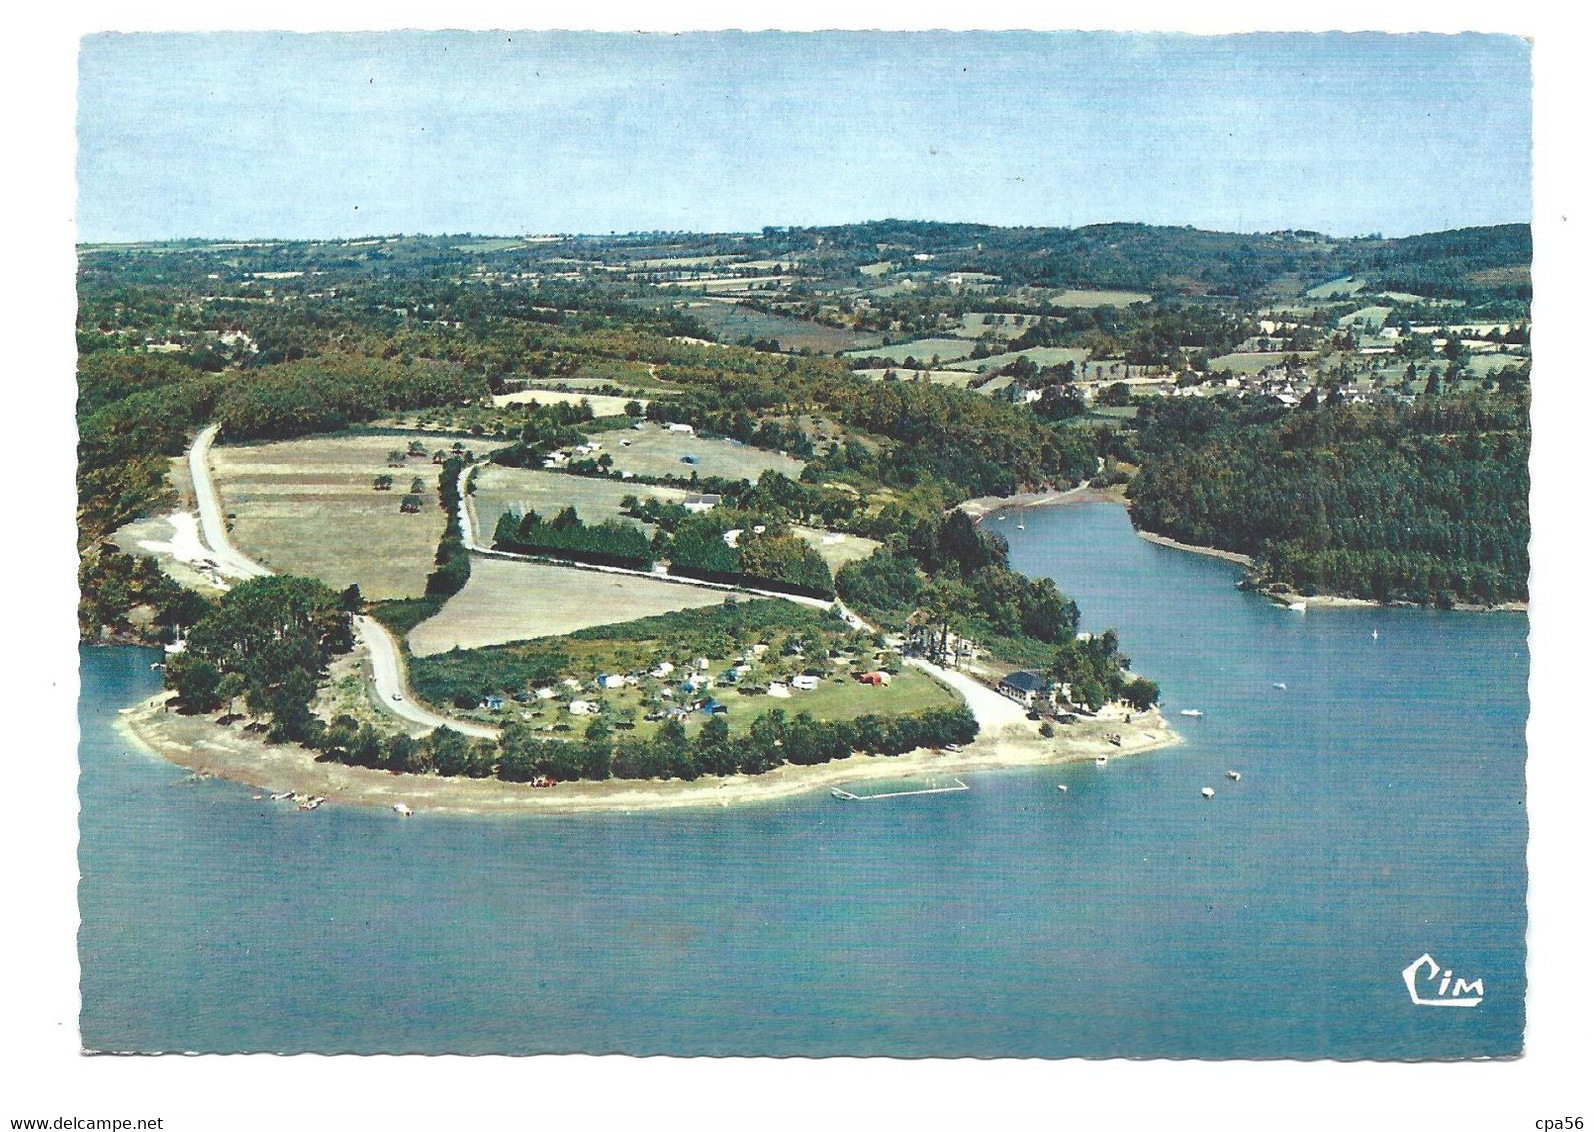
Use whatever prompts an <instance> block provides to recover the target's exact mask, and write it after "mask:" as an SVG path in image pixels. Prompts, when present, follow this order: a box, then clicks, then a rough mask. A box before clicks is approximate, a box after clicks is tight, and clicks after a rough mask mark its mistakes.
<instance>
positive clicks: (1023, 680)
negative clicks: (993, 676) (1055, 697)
mask: <svg viewBox="0 0 1594 1132" xmlns="http://www.w3.org/2000/svg"><path fill="white" fill-rule="evenodd" d="M1051 686H1052V684H1051V681H1050V680H1048V679H1047V678H1046V677H1044V676H1042V675H1041V674H1040V673H1038V672H1023V671H1019V672H1009V673H1008V674H1007V675H1006V676H1004V677H1002V679H1001V681H1000V682H999V683H998V684H997V685H996V690H997V691H998V692H1001V693H1002V695H1004V696H1006V697H1007V698H1008V699H1010V700H1014V701H1016V702H1018V703H1021V704H1023V705H1024V706H1025V707H1034V706H1035V705H1036V704H1037V703H1038V702H1040V701H1041V700H1045V699H1048V698H1050V693H1051Z"/></svg>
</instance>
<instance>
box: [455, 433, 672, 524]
mask: <svg viewBox="0 0 1594 1132" xmlns="http://www.w3.org/2000/svg"><path fill="white" fill-rule="evenodd" d="M606 447H607V446H606ZM687 494H688V493H687V492H686V491H684V490H682V489H680V488H674V487H648V486H645V485H643V484H633V483H623V482H621V481H619V480H609V479H596V478H593V477H590V476H571V475H566V474H565V473H563V472H545V471H542V470H541V469H538V468H505V467H500V466H499V465H497V464H493V465H489V466H487V467H484V468H482V470H481V471H479V472H477V473H476V490H475V491H474V492H472V493H471V510H472V512H474V514H475V519H476V541H477V542H479V543H481V545H483V546H491V545H492V541H493V528H494V527H496V526H497V524H498V516H500V515H502V514H503V513H504V512H505V511H511V510H515V509H517V508H518V509H519V511H520V513H521V514H523V515H524V514H525V513H526V512H527V511H536V512H537V513H538V514H539V515H541V516H542V517H543V518H545V519H552V518H553V517H554V516H555V515H557V514H558V513H559V511H560V509H561V508H564V507H574V508H575V509H576V514H578V515H580V516H581V518H582V519H583V520H585V521H586V522H588V523H601V522H603V520H605V519H623V518H624V516H623V515H622V514H621V513H620V500H621V499H622V498H624V497H625V496H627V495H634V496H636V497H637V498H638V499H662V500H664V501H666V502H670V503H676V502H679V501H680V500H682V499H685V498H686V496H687ZM626 521H627V522H636V520H634V519H627V520H626ZM638 526H641V527H642V528H643V529H645V530H647V531H648V533H649V534H652V531H653V528H652V526H651V525H650V524H647V523H638Z"/></svg>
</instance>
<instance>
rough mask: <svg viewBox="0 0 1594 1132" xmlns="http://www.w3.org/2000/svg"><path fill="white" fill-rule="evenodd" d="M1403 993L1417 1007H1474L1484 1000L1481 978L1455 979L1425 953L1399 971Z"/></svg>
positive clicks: (1451, 973) (1451, 972)
mask: <svg viewBox="0 0 1594 1132" xmlns="http://www.w3.org/2000/svg"><path fill="white" fill-rule="evenodd" d="M1400 977H1401V978H1403V979H1405V980H1406V993H1408V994H1409V995H1411V1001H1413V1002H1415V1003H1416V1004H1417V1005H1418V1006H1477V1005H1478V1004H1479V1003H1480V1002H1482V1001H1483V980H1482V979H1458V978H1455V973H1454V972H1453V971H1441V970H1440V967H1439V964H1438V963H1437V962H1435V960H1434V957H1433V956H1432V955H1429V954H1428V953H1427V952H1424V953H1423V954H1422V955H1421V956H1419V957H1418V958H1417V959H1416V960H1414V961H1413V962H1412V964H1411V966H1410V967H1407V968H1406V969H1405V970H1404V971H1402V972H1401V973H1400Z"/></svg>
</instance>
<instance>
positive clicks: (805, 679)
mask: <svg viewBox="0 0 1594 1132" xmlns="http://www.w3.org/2000/svg"><path fill="white" fill-rule="evenodd" d="M791 686H792V687H793V688H796V689H797V690H798V691H799V692H812V691H814V690H815V689H816V688H818V687H819V677H817V676H809V675H807V674H806V673H804V674H803V675H801V676H793V677H792V678H791Z"/></svg>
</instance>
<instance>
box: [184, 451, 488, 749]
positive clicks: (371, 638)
mask: <svg viewBox="0 0 1594 1132" xmlns="http://www.w3.org/2000/svg"><path fill="white" fill-rule="evenodd" d="M215 439H216V426H215V425H211V426H210V427H208V428H205V429H203V430H201V431H200V433H199V435H198V436H196V437H195V438H194V443H193V444H192V446H190V447H189V449H188V470H189V473H190V475H191V477H192V478H193V481H194V498H195V500H196V501H197V502H198V504H199V529H200V534H201V535H202V537H203V538H204V541H205V545H206V546H207V547H208V548H209V549H210V554H211V558H212V559H213V560H214V561H215V562H216V564H217V566H218V567H219V568H220V570H221V572H222V573H224V574H227V575H230V576H231V577H234V578H264V577H268V576H270V574H271V571H270V570H268V569H266V567H264V566H262V565H260V563H258V562H256V561H255V560H254V559H252V558H250V557H249V556H248V555H246V554H244V553H243V551H241V550H239V549H238V548H237V547H235V546H233V544H232V537H231V536H230V535H229V534H228V533H227V519H226V514H225V512H223V511H222V507H221V496H220V495H219V494H218V493H217V491H216V481H215V478H214V477H213V476H212V475H211V472H210V446H211V444H213V443H214V442H215ZM354 634H355V636H356V637H357V638H358V639H359V641H360V643H361V644H362V645H364V646H365V650H366V652H367V653H369V654H370V657H371V681H372V684H373V691H374V693H375V696H376V702H377V703H378V704H380V705H381V706H382V708H383V709H384V710H385V711H387V712H390V713H391V714H393V715H396V716H398V717H399V718H400V719H404V720H407V721H409V722H410V723H415V724H419V725H420V726H422V727H452V728H453V729H454V730H455V731H459V732H461V733H463V734H465V735H472V736H475V737H477V738H481V739H496V738H497V737H498V729H497V728H496V727H488V726H487V725H485V724H481V723H472V722H470V721H468V720H463V719H452V718H450V717H448V716H443V715H438V714H437V713H436V712H433V711H428V710H427V709H426V708H424V707H422V706H420V704H418V703H416V702H415V700H414V699H413V698H412V697H411V695H410V692H409V688H408V687H407V686H406V681H405V679H404V661H403V656H402V654H401V652H400V651H399V646H398V642H397V641H395V640H394V639H393V634H391V633H389V632H388V631H387V627H386V626H385V625H383V624H382V623H381V622H380V621H377V620H375V619H373V618H370V617H366V616H364V615H360V616H356V617H355V618H354Z"/></svg>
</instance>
